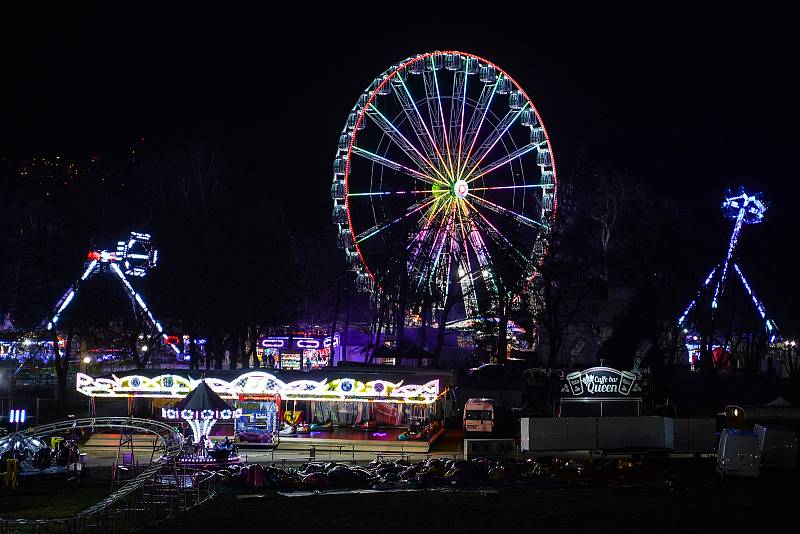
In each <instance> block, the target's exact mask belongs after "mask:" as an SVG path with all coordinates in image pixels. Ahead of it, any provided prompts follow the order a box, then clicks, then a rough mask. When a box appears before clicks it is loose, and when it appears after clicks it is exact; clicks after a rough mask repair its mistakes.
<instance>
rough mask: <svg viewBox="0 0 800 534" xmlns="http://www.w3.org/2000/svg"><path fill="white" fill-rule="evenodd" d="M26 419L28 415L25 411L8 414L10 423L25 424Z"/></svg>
mask: <svg viewBox="0 0 800 534" xmlns="http://www.w3.org/2000/svg"><path fill="white" fill-rule="evenodd" d="M26 419H27V413H26V412H25V410H10V411H9V412H8V422H9V423H24V422H25V420H26Z"/></svg>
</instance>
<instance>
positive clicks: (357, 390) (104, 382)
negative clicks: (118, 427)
mask: <svg viewBox="0 0 800 534" xmlns="http://www.w3.org/2000/svg"><path fill="white" fill-rule="evenodd" d="M201 381H202V379H193V378H191V377H188V376H181V375H175V374H164V375H159V376H155V377H147V376H142V375H137V374H131V375H126V376H117V375H111V377H110V378H93V377H91V376H89V375H87V374H84V373H78V374H77V376H76V389H77V390H78V391H79V392H80V393H83V394H84V395H87V396H89V397H108V398H125V397H149V398H175V399H179V398H182V397H185V396H186V395H188V394H189V392H190V391H192V390H193V389H194V388H196V387H197V386H198V385H199V384H200V382H201ZM205 382H206V384H208V386H209V387H210V388H211V389H212V390H213V391H214V392H215V393H216V394H217V395H219V396H220V397H221V398H223V399H234V400H237V399H239V398H242V397H247V398H251V397H253V396H256V395H280V398H281V399H288V400H319V401H325V400H330V401H379V402H389V403H409V404H430V403H432V402H434V401H435V400H436V399H437V398H438V397H439V395H440V394H441V384H440V381H439V380H438V379H435V380H430V381H428V382H426V383H424V384H404V383H403V381H400V382H389V381H387V380H371V381H369V382H362V381H360V380H356V379H354V378H337V379H334V380H328V379H327V378H323V379H322V380H319V381H316V380H305V379H303V380H294V381H292V382H284V381H282V380H280V379H279V378H277V377H276V376H274V375H272V374H270V373H265V372H263V371H250V372H247V373H244V374H241V375H239V376H238V377H237V378H235V379H233V380H231V381H230V382H228V381H225V380H222V379H220V378H206V379H205Z"/></svg>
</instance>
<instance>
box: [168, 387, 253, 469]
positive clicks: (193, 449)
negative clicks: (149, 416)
mask: <svg viewBox="0 0 800 534" xmlns="http://www.w3.org/2000/svg"><path fill="white" fill-rule="evenodd" d="M240 415H241V410H240V409H239V408H233V407H231V406H230V405H229V404H228V403H227V402H225V401H224V400H222V399H221V398H220V397H219V395H217V394H216V393H215V392H214V390H212V389H211V388H210V387H209V386H208V384H206V382H205V380H203V381H201V382H200V383H199V384H198V385H197V387H195V388H194V389H193V390H192V391H191V392H189V394H188V395H186V397H184V398H183V399H181V400H179V401H178V402H177V403H175V405H174V406H173V407H172V408H162V409H161V416H162V417H163V418H164V419H166V420H167V421H183V422H185V424H187V425H188V428H189V429H191V432H192V433H191V440H189V441H191V444H190V445H191V446H190V447H187V448H185V449H184V452H183V454H181V458H180V461H181V462H182V463H193V464H208V463H212V462H213V463H227V464H229V463H238V462H239V461H240V458H239V455H238V454H237V450H236V446H235V445H234V444H233V443H232V441H231V440H230V438H229V436H227V435H226V436H225V439H224V440H221V441H217V442H216V443H214V442H212V441H211V439H210V438H209V436H210V435H211V429H212V428H213V427H214V425H215V424H216V423H217V421H233V420H234V419H236V418H237V417H238V416H240Z"/></svg>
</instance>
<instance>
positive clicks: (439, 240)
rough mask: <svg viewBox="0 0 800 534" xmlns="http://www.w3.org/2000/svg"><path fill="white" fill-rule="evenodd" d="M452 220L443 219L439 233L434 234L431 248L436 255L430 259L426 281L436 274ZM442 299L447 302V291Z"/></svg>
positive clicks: (451, 216)
mask: <svg viewBox="0 0 800 534" xmlns="http://www.w3.org/2000/svg"><path fill="white" fill-rule="evenodd" d="M452 220H453V215H452V214H451V215H449V216H447V217H446V218H443V222H444V224H443V225H442V226H441V227H440V228H439V231H438V232H437V233H436V238H435V239H434V243H433V248H434V249H436V253H435V254H434V255H433V257H432V258H431V259H432V261H431V262H430V265H431V268H430V271H429V272H428V281H429V282H430V281H431V278H433V277H434V276H435V275H436V272H437V270H438V268H439V261H440V260H441V257H442V250H443V249H444V245H445V243H446V242H447V239H448V237H449V235H450V232H449V228H450V223H451V221H452ZM444 293H445V294H444V296H443V297H444V298H443V301H446V300H447V289H445V290H444Z"/></svg>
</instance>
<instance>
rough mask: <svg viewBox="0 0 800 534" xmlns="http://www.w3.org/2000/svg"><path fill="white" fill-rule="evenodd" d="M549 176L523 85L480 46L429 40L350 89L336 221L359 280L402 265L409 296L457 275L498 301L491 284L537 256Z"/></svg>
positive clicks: (363, 284)
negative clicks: (397, 250) (424, 49)
mask: <svg viewBox="0 0 800 534" xmlns="http://www.w3.org/2000/svg"><path fill="white" fill-rule="evenodd" d="M470 77H471V78H472V79H471V80H470ZM443 90H445V91H447V92H448V94H442V91H443ZM451 91H452V92H451ZM450 92H451V93H450ZM497 95H508V98H499V97H497ZM364 125H366V126H367V127H366V128H364ZM556 184H557V180H556V175H555V166H554V163H553V158H552V154H551V147H550V144H549V139H548V137H547V135H546V132H545V130H544V128H543V126H542V123H541V118H540V116H539V114H538V112H537V111H536V110H535V108H534V106H533V104H532V103H531V101H530V98H528V96H527V95H526V94H525V92H524V91H523V90H522V89H521V88H520V87H519V85H518V84H517V83H516V82H515V81H514V80H513V79H512V78H511V77H510V76H509V75H508V74H507V73H506V72H505V71H503V70H502V69H500V68H499V67H497V66H496V65H494V64H492V63H491V62H489V61H487V60H485V59H483V58H480V57H478V56H474V55H472V54H467V53H462V52H456V51H443V52H432V53H427V54H420V55H417V56H414V57H411V58H408V59H406V60H404V61H402V62H400V63H398V64H396V65H394V66H392V67H391V68H390V69H388V70H387V71H386V72H384V73H383V74H381V75H380V76H378V77H377V78H375V80H374V81H373V82H372V84H371V85H370V86H369V87H368V88H367V90H366V91H365V92H364V93H363V94H362V95H361V96H360V97H359V98H358V99H357V102H356V105H355V107H354V108H353V109H352V111H351V113H350V114H349V115H348V119H347V122H346V124H345V127H344V129H343V130H342V133H341V134H340V136H339V137H338V138H337V152H336V156H335V158H334V181H333V185H332V188H331V197H332V199H333V204H334V206H333V221H334V223H335V224H337V226H338V236H339V237H338V241H339V245H340V246H341V247H342V248H343V249H344V250H345V254H346V256H347V258H348V263H349V265H350V266H351V268H352V269H353V270H355V271H356V273H357V274H356V276H357V280H358V286H359V287H360V288H362V289H371V288H374V287H375V285H376V284H375V282H376V278H375V277H376V276H379V277H380V278H381V279H397V278H398V277H400V275H401V274H403V273H401V272H396V271H398V270H402V269H403V268H404V267H405V268H406V272H407V274H408V275H409V278H410V280H409V284H408V287H411V288H413V289H412V293H413V295H412V296H411V297H410V298H411V299H417V300H419V299H420V294H421V292H422V291H429V292H431V293H432V294H434V295H436V296H435V297H434V298H435V299H439V300H440V301H441V302H439V301H437V302H436V303H434V305H435V306H437V307H442V304H443V303H444V302H445V301H446V300H447V295H448V294H449V293H450V292H451V291H452V289H451V287H452V286H454V285H456V284H457V285H458V286H460V289H461V291H460V292H461V296H462V297H463V299H464V305H465V309H466V310H467V313H468V315H470V316H479V315H481V314H483V313H486V312H489V311H490V310H491V309H492V308H493V307H496V306H497V305H498V303H499V302H500V300H499V299H498V298H497V296H498V295H497V291H498V288H500V287H503V288H509V290H512V289H511V288H513V290H512V291H514V292H517V291H519V290H521V289H524V288H525V287H526V285H527V283H528V282H529V281H530V280H532V278H533V276H534V275H535V273H536V270H537V269H538V267H539V266H540V265H541V262H542V261H543V259H544V255H545V253H546V250H547V248H548V242H549V234H550V228H551V227H552V223H553V221H554V218H555V193H556ZM509 219H511V220H510V221H509ZM517 223H518V224H517ZM511 225H513V226H511ZM510 227H511V228H513V232H512V231H509V228H510ZM498 228H502V229H503V232H505V235H503V233H501V232H500V231H499V230H498ZM398 239H399V240H401V242H402V243H404V244H405V250H407V251H408V258H407V259H406V261H401V262H393V261H391V260H389V259H387V258H386V255H385V254H383V253H382V252H380V251H381V250H385V247H381V245H382V244H384V243H385V242H387V241H396V240H398ZM509 257H510V258H511V260H512V261H511V262H510V263H508V265H510V266H511V268H510V269H506V268H503V269H502V270H500V269H498V268H497V264H502V265H503V266H505V265H506V263H507V262H506V260H507V259H509ZM473 266H475V267H477V268H474V267H473ZM498 272H504V273H508V274H506V275H505V276H507V277H508V278H509V280H499V279H498V278H497V277H498V276H499V275H498V274H497V273H498ZM473 273H475V274H477V277H475V276H474V275H473ZM379 288H380V286H379ZM409 302H411V301H409ZM418 304H419V302H417V303H416V304H411V305H412V306H415V305H418ZM276 348H278V347H276Z"/></svg>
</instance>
